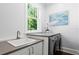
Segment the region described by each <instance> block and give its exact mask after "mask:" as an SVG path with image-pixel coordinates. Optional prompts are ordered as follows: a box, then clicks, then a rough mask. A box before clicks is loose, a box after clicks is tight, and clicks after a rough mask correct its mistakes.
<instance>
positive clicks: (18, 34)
mask: <svg viewBox="0 0 79 59" xmlns="http://www.w3.org/2000/svg"><path fill="white" fill-rule="evenodd" d="M16 39H20V31H17V38H16Z"/></svg>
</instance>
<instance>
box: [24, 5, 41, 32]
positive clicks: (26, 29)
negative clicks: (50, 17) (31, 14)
mask: <svg viewBox="0 0 79 59" xmlns="http://www.w3.org/2000/svg"><path fill="white" fill-rule="evenodd" d="M27 5H28V4H26V9H25V10H26V12H25V13H27V12H28V11H27ZM34 7H36V8H37V30H28V27H27V26H28V23H27V21H28V14H25V15H26V18H25V33H32V32H42V30H41V29H40V28H41V20H40V19H39V8H38V7H37V6H34ZM26 23H27V24H26Z"/></svg>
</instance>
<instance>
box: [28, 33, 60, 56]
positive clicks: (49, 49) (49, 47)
mask: <svg viewBox="0 0 79 59" xmlns="http://www.w3.org/2000/svg"><path fill="white" fill-rule="evenodd" d="M27 37H29V38H33V39H41V40H44V46H43V48H44V51H43V54H44V55H48V54H50V53H51V54H53V50H54V46H55V43H56V46H57V47H55V48H56V49H57V50H58V49H60V45H61V44H60V43H59V42H60V39H61V36H60V34H52V36H48V37H47V36H46V37H45V36H39V35H36V36H35V35H27ZM50 40H52V41H50Z"/></svg>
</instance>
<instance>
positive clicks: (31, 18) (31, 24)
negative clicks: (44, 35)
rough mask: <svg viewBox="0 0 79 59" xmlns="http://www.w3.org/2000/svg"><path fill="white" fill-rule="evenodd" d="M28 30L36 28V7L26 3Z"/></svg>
mask: <svg viewBox="0 0 79 59" xmlns="http://www.w3.org/2000/svg"><path fill="white" fill-rule="evenodd" d="M28 30H37V8H35V7H33V6H32V5H31V4H28Z"/></svg>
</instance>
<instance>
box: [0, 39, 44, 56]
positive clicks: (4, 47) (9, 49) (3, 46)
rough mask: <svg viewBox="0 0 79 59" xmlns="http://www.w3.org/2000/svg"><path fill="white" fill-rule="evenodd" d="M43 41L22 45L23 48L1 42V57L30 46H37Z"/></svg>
mask: <svg viewBox="0 0 79 59" xmlns="http://www.w3.org/2000/svg"><path fill="white" fill-rule="evenodd" d="M41 41H43V40H36V41H35V42H32V43H29V44H25V45H22V46H19V47H14V46H12V45H11V44H9V43H8V42H7V41H3V42H0V55H5V54H9V53H12V52H14V51H17V50H19V49H22V48H25V47H28V46H30V45H33V44H36V43H38V42H41Z"/></svg>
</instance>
